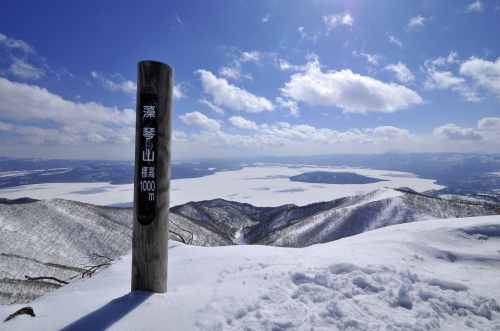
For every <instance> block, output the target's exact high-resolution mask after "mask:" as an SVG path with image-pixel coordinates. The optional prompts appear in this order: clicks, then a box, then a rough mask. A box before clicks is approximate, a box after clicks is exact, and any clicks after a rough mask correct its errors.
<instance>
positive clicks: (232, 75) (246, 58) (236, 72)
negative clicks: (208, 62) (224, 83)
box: [219, 51, 263, 80]
mask: <svg viewBox="0 0 500 331" xmlns="http://www.w3.org/2000/svg"><path fill="white" fill-rule="evenodd" d="M231 55H232V54H231ZM232 56H233V57H234V60H233V61H232V62H231V63H230V64H228V65H227V66H224V67H221V68H220V69H219V75H220V76H223V77H226V78H229V79H233V80H239V79H241V78H245V79H248V80H253V78H252V75H250V74H246V75H244V74H243V73H242V72H241V64H242V63H245V62H250V61H251V62H255V63H259V60H260V59H261V58H262V56H263V54H262V53H260V52H256V51H254V52H241V54H240V55H239V56H234V55H232Z"/></svg>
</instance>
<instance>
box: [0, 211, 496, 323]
mask: <svg viewBox="0 0 500 331" xmlns="http://www.w3.org/2000/svg"><path fill="white" fill-rule="evenodd" d="M130 267H131V254H130V252H129V253H127V254H125V255H124V256H122V257H121V258H120V259H118V260H117V261H116V262H114V263H113V265H112V266H110V267H109V268H107V269H106V270H103V271H102V272H100V273H99V274H97V275H96V276H94V277H92V278H86V279H83V280H79V281H77V282H74V283H72V284H70V285H67V286H65V287H63V288H61V289H59V290H56V291H54V292H52V293H49V294H47V295H45V296H43V297H41V298H39V299H36V300H35V301H33V302H31V303H30V306H31V307H33V309H34V312H35V314H36V317H30V316H27V315H21V316H18V317H16V318H14V319H12V320H10V321H8V322H0V323H2V324H1V329H2V330H6V331H8V330H66V331H68V330H104V329H106V330H121V331H123V330H125V331H126V330H134V331H135V330H182V331H184V330H450V331H451V330H453V331H455V330H469V329H477V330H498V329H499V328H500V312H499V310H500V306H499V302H500V277H499V276H498V275H500V216H488V217H472V218H463V219H461V218H458V219H449V220H429V221H426V222H416V223H409V224H401V225H395V226H391V227H386V228H383V229H377V230H374V231H369V232H366V233H363V234H360V235H356V236H352V237H349V238H344V239H341V240H338V241H335V242H330V243H326V244H318V245H313V246H309V247H306V248H281V247H270V246H254V245H244V246H228V247H196V246H189V245H183V244H180V243H178V242H171V243H170V249H169V275H168V292H167V293H165V294H150V293H146V292H134V293H130V275H131V271H130ZM23 306H25V305H18V304H16V305H11V306H0V319H2V320H3V319H5V318H6V317H7V316H9V315H10V314H12V313H13V312H15V311H16V310H18V309H19V308H21V307H23Z"/></svg>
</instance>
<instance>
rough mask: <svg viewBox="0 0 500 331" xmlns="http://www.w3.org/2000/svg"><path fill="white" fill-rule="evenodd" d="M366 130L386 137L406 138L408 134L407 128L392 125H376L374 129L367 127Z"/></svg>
mask: <svg viewBox="0 0 500 331" xmlns="http://www.w3.org/2000/svg"><path fill="white" fill-rule="evenodd" d="M366 132H371V133H373V134H374V135H375V136H378V137H382V138H387V139H406V138H408V137H409V136H410V132H409V131H408V130H406V129H400V128H396V127H394V126H378V127H376V128H375V129H367V130H366Z"/></svg>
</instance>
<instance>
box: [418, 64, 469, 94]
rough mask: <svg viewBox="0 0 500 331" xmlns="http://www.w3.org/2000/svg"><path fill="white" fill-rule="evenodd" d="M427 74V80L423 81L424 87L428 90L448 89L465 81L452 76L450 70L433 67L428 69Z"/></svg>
mask: <svg viewBox="0 0 500 331" xmlns="http://www.w3.org/2000/svg"><path fill="white" fill-rule="evenodd" d="M427 75H428V76H427V81H426V82H425V84H424V87H425V88H426V89H428V90H432V89H448V88H450V87H453V86H459V85H461V84H463V83H465V79H463V78H459V77H455V76H453V74H452V73H451V72H450V71H436V70H434V69H429V70H428V72H427Z"/></svg>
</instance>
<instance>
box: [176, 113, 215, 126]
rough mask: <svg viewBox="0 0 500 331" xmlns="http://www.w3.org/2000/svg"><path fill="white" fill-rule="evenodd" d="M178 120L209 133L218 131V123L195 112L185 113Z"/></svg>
mask: <svg viewBox="0 0 500 331" xmlns="http://www.w3.org/2000/svg"><path fill="white" fill-rule="evenodd" d="M179 118H180V119H181V120H182V121H183V122H184V123H186V124H189V125H196V126H199V127H201V128H204V129H207V130H209V131H218V130H220V124H219V122H218V121H216V120H213V119H211V118H208V117H207V116H206V115H204V114H202V113H200V112H197V111H195V112H192V113H186V114H184V115H181V116H179Z"/></svg>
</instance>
